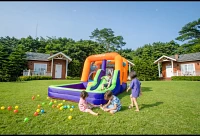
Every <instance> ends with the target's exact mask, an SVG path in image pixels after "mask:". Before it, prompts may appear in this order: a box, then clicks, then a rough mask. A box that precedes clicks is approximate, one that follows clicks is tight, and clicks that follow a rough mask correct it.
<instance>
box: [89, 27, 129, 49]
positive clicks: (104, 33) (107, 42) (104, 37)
mask: <svg viewBox="0 0 200 136" xmlns="http://www.w3.org/2000/svg"><path fill="white" fill-rule="evenodd" d="M90 38H91V39H94V38H95V40H96V41H97V42H99V43H100V44H103V45H104V47H105V49H106V52H109V51H113V50H119V49H120V50H121V49H122V47H123V46H125V44H126V42H124V41H123V40H124V38H123V37H122V36H115V35H114V31H113V30H112V29H111V28H104V29H101V30H99V29H98V28H96V29H95V30H94V31H93V32H92V35H91V36H90Z"/></svg>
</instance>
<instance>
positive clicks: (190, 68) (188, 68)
mask: <svg viewBox="0 0 200 136" xmlns="http://www.w3.org/2000/svg"><path fill="white" fill-rule="evenodd" d="M181 73H182V75H183V76H187V75H188V76H189V75H191V76H192V75H195V67H194V64H181Z"/></svg>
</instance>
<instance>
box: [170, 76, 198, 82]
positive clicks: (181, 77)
mask: <svg viewBox="0 0 200 136" xmlns="http://www.w3.org/2000/svg"><path fill="white" fill-rule="evenodd" d="M171 80H174V81H180V80H186V81H200V76H172V77H171Z"/></svg>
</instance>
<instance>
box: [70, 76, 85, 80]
mask: <svg viewBox="0 0 200 136" xmlns="http://www.w3.org/2000/svg"><path fill="white" fill-rule="evenodd" d="M66 79H67V80H81V78H80V77H71V76H67V77H66Z"/></svg>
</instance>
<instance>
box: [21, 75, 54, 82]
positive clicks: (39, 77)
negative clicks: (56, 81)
mask: <svg viewBox="0 0 200 136" xmlns="http://www.w3.org/2000/svg"><path fill="white" fill-rule="evenodd" d="M50 79H52V77H51V76H20V77H18V81H30V80H50Z"/></svg>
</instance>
